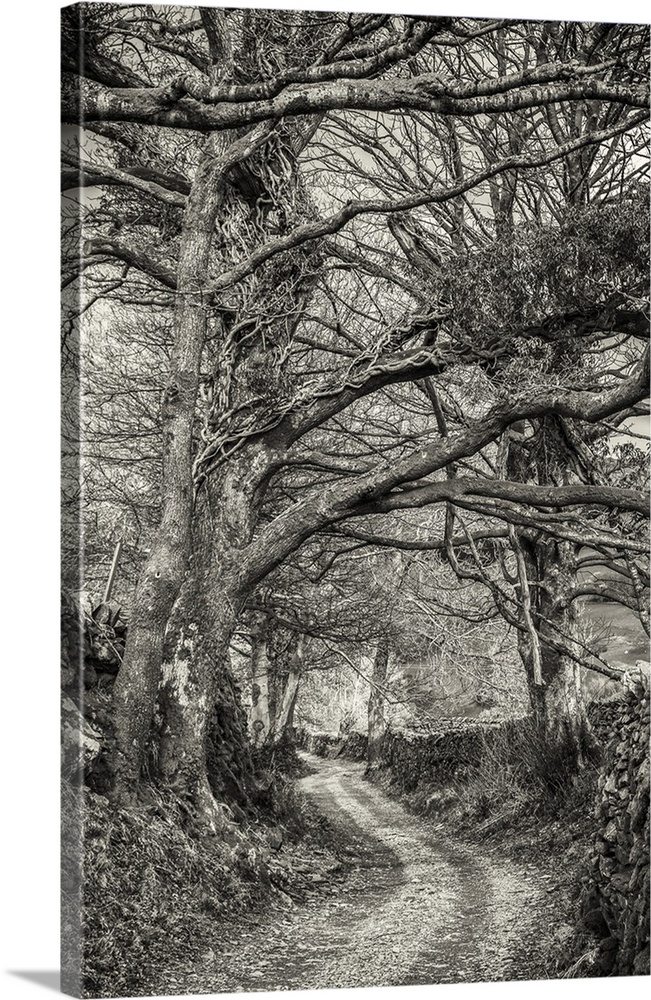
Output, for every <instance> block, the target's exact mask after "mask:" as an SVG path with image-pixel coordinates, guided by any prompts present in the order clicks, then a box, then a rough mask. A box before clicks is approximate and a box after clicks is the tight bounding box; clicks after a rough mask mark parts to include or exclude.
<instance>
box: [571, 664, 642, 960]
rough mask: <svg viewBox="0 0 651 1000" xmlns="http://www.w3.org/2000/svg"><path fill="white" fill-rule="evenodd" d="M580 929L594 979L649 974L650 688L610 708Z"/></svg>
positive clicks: (629, 696) (635, 693) (636, 691)
mask: <svg viewBox="0 0 651 1000" xmlns="http://www.w3.org/2000/svg"><path fill="white" fill-rule="evenodd" d="M611 712H612V713H615V714H616V716H617V717H616V718H613V719H612V720H611V725H612V728H611V732H613V733H614V735H613V737H612V739H611V741H610V743H609V744H608V748H607V751H606V758H605V761H604V767H603V769H602V773H601V776H600V778H599V785H598V792H597V803H596V810H595V812H596V819H597V821H598V823H599V832H598V834H597V836H596V839H595V844H594V852H593V856H592V860H591V864H590V872H589V876H588V879H587V880H586V881H587V887H586V889H585V891H584V893H583V899H582V915H583V919H582V926H583V928H584V929H588V930H591V931H592V932H593V933H594V934H596V936H597V937H598V938H600V943H599V947H598V952H597V958H596V968H595V971H596V972H597V974H599V975H620V976H629V975H648V974H649V686H648V682H646V683H643V684H641V685H640V686H639V687H638V688H637V689H636V690H635V691H632V692H631V693H630V694H629V695H628V696H627V697H626V698H625V699H624V700H623V701H622V702H620V703H615V704H613V705H611Z"/></svg>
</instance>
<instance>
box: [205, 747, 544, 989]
mask: <svg viewBox="0 0 651 1000" xmlns="http://www.w3.org/2000/svg"><path fill="white" fill-rule="evenodd" d="M306 756H307V755H306ZM307 759H308V760H309V764H310V766H311V767H312V768H313V769H314V771H313V773H312V774H310V775H309V776H308V777H306V778H303V779H302V780H301V781H300V782H299V787H300V788H301V790H302V791H303V792H304V793H305V794H307V795H308V796H310V798H312V799H313V801H314V803H315V804H316V806H317V808H318V809H319V811H320V812H322V813H323V814H324V815H325V816H327V817H328V819H330V820H331V821H333V822H335V823H337V824H338V825H340V826H343V827H344V828H345V830H346V832H347V833H348V835H349V836H350V837H351V838H352V839H353V841H354V844H355V857H356V863H355V869H354V871H353V873H352V875H351V876H350V878H348V879H347V880H346V882H345V883H344V884H343V885H341V886H338V887H337V888H336V890H333V894H332V895H331V896H329V897H328V896H320V897H318V898H314V899H312V900H310V901H309V902H307V903H306V904H305V905H299V906H296V907H295V908H294V909H291V910H290V911H289V912H287V913H286V914H283V916H282V918H280V917H278V916H277V915H276V916H273V917H268V918H266V920H265V919H263V920H262V922H261V924H259V925H258V926H255V927H252V928H251V930H250V931H245V932H244V933H242V934H241V935H240V937H239V938H238V940H237V941H236V942H233V941H230V942H224V945H225V946H224V948H223V949H220V954H215V956H214V958H211V959H210V960H209V961H207V962H206V964H205V966H204V967H203V968H202V969H200V970H199V969H197V970H195V971H193V973H192V974H191V975H190V976H189V978H188V981H187V985H186V987H185V988H186V990H192V991H197V992H234V991H250V990H261V989H266V990H271V989H285V990H290V989H318V988H323V987H354V986H397V985H415V984H420V983H454V982H478V981H479V982H481V981H484V982H486V981H495V980H502V979H527V978H531V976H532V970H531V967H530V965H529V956H530V947H529V945H530V943H531V942H532V941H533V940H534V939H535V933H536V932H535V926H534V925H537V926H538V927H539V926H540V919H541V913H540V911H541V910H544V909H545V908H546V906H548V905H549V902H548V899H547V897H546V895H545V893H546V889H545V885H544V882H542V880H541V878H540V875H539V873H538V872H537V870H536V869H535V868H533V867H532V866H531V865H524V864H523V865H517V864H514V863H513V862H508V861H505V860H503V859H499V860H496V859H495V858H494V857H493V856H492V855H489V854H486V853H484V852H481V851H480V850H478V849H476V848H473V847H469V846H465V845H460V844H453V843H451V842H450V839H449V837H447V836H446V833H445V830H444V829H443V828H441V827H437V826H435V825H434V824H432V823H431V822H428V821H426V820H422V819H419V818H417V817H414V816H412V815H411V814H409V813H407V812H406V811H405V809H404V808H403V807H402V806H401V805H400V804H399V803H398V802H396V801H394V800H391V799H388V798H387V797H386V796H385V795H384V794H383V793H382V792H381V791H380V790H379V789H378V788H376V787H375V786H373V785H372V784H370V783H368V782H365V781H364V780H363V770H364V767H363V765H361V764H353V763H350V762H348V761H338V760H322V759H319V758H315V757H311V756H309V757H308V758H307Z"/></svg>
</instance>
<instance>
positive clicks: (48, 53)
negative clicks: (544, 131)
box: [0, 0, 649, 1000]
mask: <svg viewBox="0 0 651 1000" xmlns="http://www.w3.org/2000/svg"><path fill="white" fill-rule="evenodd" d="M208 2H209V0H208ZM236 4H237V0H234V2H233V5H234V6H235V5H236ZM241 5H242V6H258V7H263V6H278V7H282V6H285V7H320V8H321V9H325V8H335V9H340V10H351V9H359V10H364V9H366V10H377V11H379V10H386V11H395V10H398V11H400V12H418V11H423V12H426V13H428V14H435V13H436V14H450V13H463V14H476V15H479V16H496V15H502V16H522V15H523V14H526V16H528V17H540V16H544V17H548V18H568V17H572V18H574V19H576V20H582V19H583V20H615V19H618V20H622V21H645V20H647V19H648V17H649V15H648V7H647V4H646V3H642V2H639V3H638V2H635V0H623V2H620V3H618V4H613V3H608V4H606V3H605V2H603V0H566V2H565V3H563V2H560V0H546V2H542V0H529V2H526V0H518V2H513V0H464V2H461V0H445V2H442V3H440V4H439V3H432V2H429V3H427V2H423V0H400V2H398V0H392V2H389V3H386V2H381V0H377V2H372V0H371V2H369V0H367V2H364V0H361V2H360V0H357V2H355V0H348V2H342V3H337V2H332V3H328V2H327V0H326V2H322V3H317V2H314V0H311V2H310V0H308V2H302V3H291V2H287V3H285V4H282V3H278V4H271V3H265V2H264V0H258V2H256V3H246V2H242V0H241ZM60 6H61V4H60V3H59V2H58V0H14V2H13V3H11V4H10V5H9V4H6V5H3V12H2V19H1V21H0V24H1V26H2V34H3V53H2V54H3V63H2V68H1V70H0V80H1V83H0V86H1V88H2V99H1V104H0V108H1V115H2V123H1V126H0V128H1V132H0V135H1V140H0V148H1V149H2V155H1V156H0V163H1V166H2V171H3V180H4V183H3V186H2V193H3V198H2V205H3V210H4V211H3V215H4V216H5V217H6V215H7V214H8V216H9V224H8V225H6V224H5V225H3V226H2V230H1V231H2V241H1V243H0V247H1V249H2V265H1V267H2V269H1V270H0V275H1V277H2V279H3V282H2V293H3V303H2V317H3V319H4V322H3V323H2V355H1V358H2V367H1V369H0V372H4V375H0V402H1V404H2V408H3V409H2V423H1V424H0V432H1V437H0V441H1V444H0V470H1V472H0V475H1V476H2V478H1V487H0V503H2V506H3V514H4V516H3V518H2V522H1V526H2V535H1V536H0V581H1V587H2V597H1V601H0V633H1V634H2V642H1V645H0V656H2V668H3V671H4V676H3V678H2V682H1V683H0V706H1V712H2V724H1V725H0V732H1V734H2V747H1V748H0V762H1V764H2V767H3V774H4V777H3V781H2V784H1V785H0V792H1V798H2V821H1V823H0V836H1V838H2V851H1V853H0V857H1V858H2V863H3V867H4V871H3V876H2V882H1V883H0V887H1V889H0V891H1V895H2V901H3V914H2V918H3V927H2V931H1V933H0V942H1V946H2V951H3V954H2V961H1V963H0V964H1V966H2V968H3V969H4V970H5V971H4V972H2V989H3V995H4V996H5V997H7V998H8V1000H14V998H20V1000H22V998H36V997H39V996H42V997H44V996H47V992H46V991H45V988H44V987H43V986H42V985H39V983H38V982H35V981H34V980H30V979H26V978H23V977H19V976H17V975H15V972H16V971H17V970H18V971H19V970H23V971H26V970H31V971H32V972H34V973H37V972H39V971H41V972H42V971H48V970H51V971H53V970H56V969H57V968H58V965H59V942H58V887H59V859H58V846H59V845H58V769H59V759H58V715H59V705H58V659H59V658H58V634H57V630H58V505H59V501H58V469H59V440H58V419H59V418H58V407H59V396H58V356H57V352H58V314H57V309H58V157H57V154H58V120H59V114H58V89H59V79H58V50H59V41H58V37H59V28H58V24H59V9H60ZM2 221H3V222H4V219H3V220H2ZM12 970H13V971H12ZM378 975H379V976H380V977H381V975H382V972H381V970H378ZM648 984H649V981H648V980H644V979H639V978H638V979H626V980H618V981H612V980H610V981H609V980H602V981H595V980H588V981H584V982H580V981H579V982H577V981H569V982H561V983H558V982H554V983H534V984H526V985H524V984H518V983H506V984H491V985H488V986H479V987H477V986H470V987H469V986H451V987H450V986H438V987H410V988H400V989H391V990H382V991H379V990H372V991H366V994H367V995H368V993H369V992H370V993H372V994H374V995H375V994H376V993H377V994H378V996H380V995H381V996H382V997H385V996H386V997H387V1000H400V998H414V1000H415V998H416V997H421V996H422V997H425V996H431V995H435V996H436V997H437V998H440V1000H446V998H448V997H450V998H454V1000H466V998H475V997H477V998H479V997H481V998H482V1000H493V998H495V997H512V998H515V997H520V996H522V994H524V995H525V996H527V997H532V998H542V997H546V996H548V995H549V993H553V994H554V996H559V997H560V996H562V997H566V998H569V997H570V996H571V997H572V998H576V997H578V998H579V1000H581V998H587V997H588V996H590V997H591V998H593V997H595V996H599V995H600V994H601V993H602V991H603V992H604V993H605V991H608V992H609V994H610V993H612V992H613V991H614V992H615V993H616V994H619V993H620V992H622V993H624V994H626V995H627V996H630V997H633V998H634V997H637V996H642V991H644V994H645V995H646V991H647V988H648ZM257 996H263V995H262V994H257ZM265 996H272V994H266V995H265ZM297 996H299V995H298V994H297ZM300 996H302V994H301V995H300ZM362 996H363V994H362V993H361V992H360V991H356V990H355V991H350V990H344V991H334V990H332V991H330V990H327V991H321V992H320V994H319V995H318V1000H321V998H322V1000H335V998H337V1000H349V998H350V997H359V998H361V997H362Z"/></svg>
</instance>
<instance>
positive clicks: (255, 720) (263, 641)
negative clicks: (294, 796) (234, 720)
mask: <svg viewBox="0 0 651 1000" xmlns="http://www.w3.org/2000/svg"><path fill="white" fill-rule="evenodd" d="M270 675H271V663H270V661H269V655H268V650H267V619H266V617H265V616H264V615H262V614H258V615H255V616H254V620H253V625H252V628H251V711H250V713H249V727H250V730H251V734H252V739H253V743H254V745H256V746H260V745H261V744H262V743H264V742H265V740H266V739H267V738H268V736H269V734H270V732H271V728H272V725H273V718H272V716H271V711H270V706H269V684H270Z"/></svg>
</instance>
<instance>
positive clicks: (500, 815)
mask: <svg viewBox="0 0 651 1000" xmlns="http://www.w3.org/2000/svg"><path fill="white" fill-rule="evenodd" d="M316 6H317V5H316V4H307V6H306V8H305V9H283V8H257V7H252V6H244V7H226V6H223V5H219V4H217V3H214V2H212V0H208V2H207V3H206V5H205V6H192V5H190V4H177V5H175V4H159V3H156V4H153V3H152V4H147V3H138V4H131V3H118V2H108V3H104V2H92V0H88V2H83V3H77V4H73V5H71V6H67V7H64V8H63V9H62V10H61V85H62V92H61V108H62V110H61V124H62V133H61V280H62V298H61V385H62V397H61V401H62V407H61V408H62V441H61V455H62V482H61V487H62V498H61V546H62V559H61V687H62V701H61V770H62V775H61V786H62V787H61V819H62V824H61V886H62V895H61V948H62V969H61V988H62V990H63V992H65V993H67V994H69V995H72V996H76V997H85V998H100V997H137V996H165V995H168V996H174V995H177V994H180V995H194V994H235V993H253V992H258V991H267V992H269V991H278V990H281V991H306V990H330V989H350V988H359V987H365V988H372V989H374V990H377V989H379V988H383V987H403V986H424V985H428V986H439V985H441V986H443V985H446V984H448V985H449V984H491V983H508V982H511V981H523V982H524V983H531V982H540V981H552V982H550V983H549V984H548V985H549V987H550V988H551V989H554V988H556V985H555V984H556V983H557V982H560V981H562V980H585V979H590V980H599V979H610V978H618V977H645V976H646V977H648V976H649V971H650V970H649V668H650V664H649V659H650V654H649V499H648V497H649V346H648V343H649V320H650V316H649V62H650V54H649V25H648V24H644V23H624V22H621V23H618V22H617V21H612V22H611V21H608V22H604V21H587V20H545V19H544V17H541V16H538V17H534V16H532V15H531V14H530V13H528V11H527V6H526V5H525V4H522V10H521V16H517V15H514V14H513V13H510V14H509V16H504V14H503V13H502V11H501V9H500V5H499V4H498V3H496V4H495V14H494V16H492V15H490V13H485V14H482V15H481V16H477V15H474V14H472V15H470V14H467V13H464V7H463V4H462V3H460V2H459V0H455V2H451V3H449V4H448V5H447V7H442V8H441V9H439V8H438V6H436V7H435V9H433V10H430V11H428V10H427V9H426V7H425V5H424V4H420V5H419V4H415V5H414V7H413V9H412V8H410V7H409V5H406V9H404V10H401V11H400V12H399V13H395V12H392V13H390V12H387V11H380V12H373V10H372V4H367V5H366V9H363V7H364V6H365V5H363V4H362V5H360V4H357V5H353V4H351V7H352V6H355V9H354V10H333V9H314V8H315V7H316ZM326 6H328V5H327V4H324V5H323V8H325V7H326ZM378 6H381V5H380V4H378ZM396 6H399V5H396ZM612 16H613V17H615V18H616V17H617V16H618V12H617V10H616V9H614V10H613V12H612ZM55 337H56V330H55ZM566 995H568V994H566Z"/></svg>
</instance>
